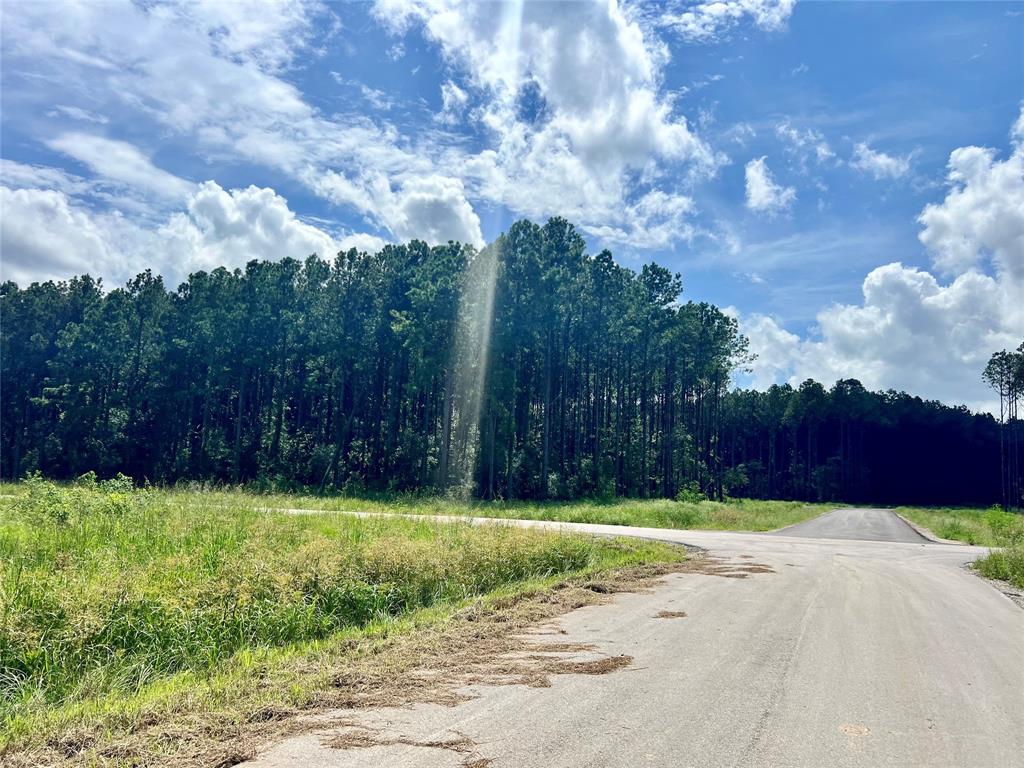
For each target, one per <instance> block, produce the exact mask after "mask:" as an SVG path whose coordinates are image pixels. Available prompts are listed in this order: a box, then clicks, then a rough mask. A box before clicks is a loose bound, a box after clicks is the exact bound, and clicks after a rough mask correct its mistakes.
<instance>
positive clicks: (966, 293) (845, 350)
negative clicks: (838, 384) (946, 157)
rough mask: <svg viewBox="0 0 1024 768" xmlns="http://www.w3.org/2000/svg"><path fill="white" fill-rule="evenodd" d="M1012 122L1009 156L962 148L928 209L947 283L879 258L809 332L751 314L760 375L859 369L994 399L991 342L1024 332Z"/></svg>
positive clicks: (1022, 177) (971, 401) (1020, 172)
mask: <svg viewBox="0 0 1024 768" xmlns="http://www.w3.org/2000/svg"><path fill="white" fill-rule="evenodd" d="M1014 131H1015V132H1014V133H1013V134H1012V136H1013V142H1014V143H1013V151H1012V152H1011V154H1010V156H1009V157H1008V158H1007V159H1005V160H1002V161H1000V160H997V159H996V156H997V153H996V151H995V150H993V149H983V148H979V147H962V148H959V149H956V150H954V151H953V152H952V154H951V155H950V161H949V176H948V182H949V187H950V189H949V192H948V193H947V195H946V197H945V199H944V200H943V201H942V202H941V203H931V204H928V205H926V206H925V208H924V210H923V211H922V213H921V215H920V217H919V218H918V222H919V223H920V224H921V225H922V227H923V228H922V230H921V232H920V235H919V236H920V239H921V242H922V243H923V244H924V245H925V246H926V247H927V248H928V250H929V252H930V253H931V255H932V264H933V267H934V268H935V269H936V270H937V271H939V272H940V273H942V274H944V275H947V276H949V278H950V279H949V280H948V282H942V281H940V279H938V278H937V277H935V275H933V274H932V273H931V272H929V271H927V270H924V269H920V268H915V267H910V266H906V265H904V264H901V263H898V262H897V263H892V264H886V265H884V266H881V267H878V268H876V269H874V270H872V271H871V272H870V273H869V274H868V275H867V277H865V279H864V283H863V286H862V295H863V297H862V301H861V303H860V304H837V305H834V306H831V307H828V308H826V309H825V310H823V311H822V312H820V313H819V314H818V316H817V327H816V329H815V333H814V334H813V336H812V337H811V338H806V339H802V338H800V337H799V336H797V335H796V334H793V333H791V332H789V331H787V330H785V329H784V328H782V327H781V325H780V324H779V323H778V322H777V321H776V320H775V319H773V318H771V317H768V316H765V315H751V316H748V317H745V318H742V319H741V325H742V328H743V331H744V333H746V334H747V336H748V337H749V339H750V344H751V351H753V352H754V353H756V354H757V355H758V359H757V360H756V361H755V363H754V365H753V383H754V385H755V386H758V387H765V386H767V385H769V384H771V383H773V382H775V381H784V380H788V381H790V382H791V383H794V384H796V383H799V382H800V381H802V380H803V379H805V378H808V377H813V378H816V379H819V380H821V381H823V382H826V383H831V382H833V381H835V380H836V379H838V378H848V377H853V378H858V379H860V380H861V381H862V382H863V383H864V384H865V385H866V386H868V387H871V388H876V389H889V388H893V389H903V390H907V391H909V392H913V393H915V394H919V395H922V396H925V397H930V398H937V399H941V400H944V401H946V402H953V403H966V404H967V405H968V406H970V407H972V408H976V409H990V408H991V407H992V396H991V393H990V392H988V391H987V389H986V388H985V386H984V384H983V383H982V381H981V371H982V369H983V368H984V366H985V363H986V361H987V360H988V358H989V356H990V355H991V354H992V353H993V352H995V351H997V350H1000V349H1006V348H1013V347H1016V346H1018V345H1019V344H1020V343H1021V340H1022V339H1024V302H1022V301H1021V297H1022V296H1024V165H1022V164H1024V157H1022V155H1024V146H1022V142H1021V138H1022V136H1021V133H1019V132H1017V128H1016V127H1015V128H1014Z"/></svg>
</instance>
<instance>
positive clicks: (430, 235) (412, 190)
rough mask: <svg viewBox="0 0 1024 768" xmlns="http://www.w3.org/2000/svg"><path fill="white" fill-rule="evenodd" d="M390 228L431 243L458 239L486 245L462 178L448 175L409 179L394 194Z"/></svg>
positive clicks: (405, 237) (405, 236) (388, 218)
mask: <svg viewBox="0 0 1024 768" xmlns="http://www.w3.org/2000/svg"><path fill="white" fill-rule="evenodd" d="M385 220H386V221H387V222H388V229H390V230H391V231H392V232H394V233H395V234H396V235H397V236H398V239H399V240H412V239H413V238H416V239H418V240H424V241H426V242H427V243H430V244H432V245H433V244H436V243H443V242H446V241H448V240H458V241H460V242H463V243H469V244H470V245H475V246H478V247H480V246H483V244H484V237H483V234H482V233H481V231H480V219H479V217H478V216H477V215H476V213H475V212H474V211H473V208H472V206H471V205H470V204H469V203H468V202H466V197H465V193H464V190H463V187H462V182H461V181H459V180H458V179H452V178H448V177H445V176H431V177H428V178H415V179H410V180H409V181H407V182H406V183H405V184H403V185H402V188H401V189H400V190H399V191H398V193H397V194H396V195H394V202H393V205H391V206H390V207H389V208H388V209H387V211H386V213H385Z"/></svg>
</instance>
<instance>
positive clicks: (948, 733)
mask: <svg viewBox="0 0 1024 768" xmlns="http://www.w3.org/2000/svg"><path fill="white" fill-rule="evenodd" d="M439 519H445V518H439ZM456 519H459V518H456ZM462 519H465V518H462ZM474 522H479V523H481V524H486V523H501V524H514V525H521V526H524V527H537V528H551V529H557V530H563V531H574V532H583V533H593V534H599V535H617V536H637V537H643V538H649V539H658V540H663V541H668V542H675V543H685V544H688V545H692V546H696V547H701V548H703V549H706V550H707V551H708V553H709V554H710V555H711V556H713V557H717V558H721V559H723V560H725V561H730V562H736V563H758V564H763V565H765V566H768V567H769V568H770V569H771V571H773V572H765V573H757V574H754V575H751V576H750V577H748V578H743V579H737V578H715V577H713V576H708V575H702V574H697V573H677V574H671V575H669V576H667V577H665V578H664V579H663V581H662V583H661V584H660V585H658V586H656V587H655V588H653V589H652V590H649V591H647V592H640V593H623V594H618V595H615V597H614V599H613V600H612V601H610V602H608V603H606V604H602V605H596V606H589V607H585V608H580V609H577V610H575V611H572V612H571V613H568V614H564V615H562V616H561V617H559V618H557V619H556V620H554V621H552V622H549V623H548V624H546V625H545V626H544V627H542V628H541V629H544V630H546V631H549V632H551V633H552V636H554V637H556V638H557V641H558V642H564V643H570V644H587V646H588V647H592V648H593V649H594V650H593V652H589V651H588V652H587V653H585V654H583V655H584V656H588V655H589V656H590V657H593V656H594V655H595V654H597V655H605V656H609V657H610V656H621V655H627V656H630V657H632V661H631V663H630V664H629V665H628V666H626V667H624V668H623V669H621V670H619V671H616V672H612V673H610V674H606V675H577V674H564V675H556V676H553V677H552V678H551V686H550V687H547V688H533V687H527V686H524V685H481V686H475V687H473V689H472V692H473V694H474V697H473V698H469V699H468V700H466V701H464V702H462V703H459V704H457V705H456V706H441V705H437V704H417V705H414V706H410V707H396V708H389V709H361V710H353V711H345V712H336V713H331V715H332V716H329V717H325V718H323V727H314V728H312V729H311V730H306V731H304V732H302V733H300V734H298V735H295V736H292V737H290V738H288V739H286V740H284V741H281V742H279V743H277V744H275V745H273V746H270V747H269V748H267V749H265V750H263V751H262V752H261V753H260V754H258V755H257V757H256V758H255V759H254V760H252V761H250V763H248V764H247V765H249V766H250V768H281V767H283V766H306V767H307V768H316V767H318V766H338V767H344V768H378V767H379V766H389V767H393V768H428V767H429V768H456V766H474V767H477V766H478V767H480V768H482V767H483V766H488V767H489V768H552V767H561V766H565V767H566V768H568V767H569V766H573V767H575V766H587V767H593V768H605V767H609V766H614V767H621V768H633V767H634V766H659V767H664V768H669V767H670V766H671V767H672V768H679V767H681V766H692V767H693V768H725V767H726V766H729V767H730V768H747V767H750V768H754V767H758V768H760V767H764V768H788V767H793V768H845V767H849V768H883V767H884V766H896V767H899V768H906V767H910V766H922V767H923V768H944V767H945V766H949V767H950V768H953V766H955V767H956V768H1020V767H1021V766H1024V610H1022V609H1021V608H1020V607H1019V606H1018V605H1015V604H1014V602H1013V601H1011V600H1010V599H1009V598H1008V597H1007V596H1006V595H1004V594H1003V593H1001V592H1000V591H999V590H997V589H996V588H994V587H993V586H992V585H991V584H990V583H988V582H986V581H985V580H983V579H981V578H979V577H978V576H976V575H974V574H973V573H972V572H971V571H970V570H968V569H967V567H966V566H967V564H968V563H970V562H971V561H973V560H974V559H976V558H978V557H979V556H982V555H984V554H985V553H986V551H987V550H986V549H984V548H981V547H973V546H966V545H954V544H944V543H938V542H935V541H932V540H929V539H926V538H925V537H924V536H922V535H921V534H919V533H918V532H917V531H916V530H914V529H913V528H911V527H910V526H909V525H907V524H906V523H905V522H903V520H902V519H901V518H899V517H898V516H896V515H895V514H893V513H892V512H889V511H887V510H878V509H841V510H836V511H833V512H829V513H827V514H824V515H822V516H820V517H818V518H815V519H813V520H809V521H807V522H804V523H800V524H798V525H794V526H790V527H789V528H785V529H781V530H778V531H774V532H772V533H766V534H753V533H735V532H713V531H689V530H686V531H683V530H665V529H653V528H633V527H621V526H605V525H586V524H568V523H551V522H540V521H494V520H484V519H478V518H474ZM662 612H668V615H671V616H674V617H675V618H668V619H667V618H661V617H659V614H660V613H662ZM681 614H685V616H683V615H681ZM353 722H355V723H357V724H358V726H359V727H361V728H366V729H370V730H372V732H373V733H376V734H384V736H383V737H381V738H379V739H378V742H377V743H376V744H373V745H369V746H363V747H362V748H356V749H338V748H336V747H334V746H331V744H330V742H331V740H332V739H335V738H336V737H337V736H338V735H339V734H340V733H342V732H343V731H345V729H348V728H351V727H353ZM452 739H459V740H462V741H460V742H459V743H469V744H472V745H473V750H472V753H471V754H470V755H469V756H467V754H465V753H461V752H459V751H457V750H452V749H446V748H438V746H437V745H438V744H444V743H446V742H451V740H452Z"/></svg>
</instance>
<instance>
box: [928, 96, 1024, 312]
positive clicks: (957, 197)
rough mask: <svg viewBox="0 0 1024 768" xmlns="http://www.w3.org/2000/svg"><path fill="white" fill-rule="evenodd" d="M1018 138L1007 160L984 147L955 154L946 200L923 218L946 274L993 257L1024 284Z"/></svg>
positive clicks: (1023, 176)
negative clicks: (988, 254) (988, 256)
mask: <svg viewBox="0 0 1024 768" xmlns="http://www.w3.org/2000/svg"><path fill="white" fill-rule="evenodd" d="M1021 114H1022V115H1024V111H1022V113H1021ZM1020 123H1021V120H1020V119H1018V124H1020ZM1015 130H1017V129H1015ZM1014 135H1015V138H1017V139H1018V141H1017V143H1016V145H1015V147H1014V150H1013V152H1012V153H1011V154H1010V156H1009V157H1008V158H1007V159H1006V160H1003V161H999V160H996V152H995V150H993V149H984V148H982V147H960V148H959V149H956V150H954V151H953V152H952V154H950V156H949V174H948V176H947V180H948V183H949V186H950V190H949V192H948V194H947V195H946V199H945V200H943V201H942V202H941V203H931V204H929V205H926V206H925V208H924V210H923V211H922V212H921V215H920V217H919V218H918V221H919V222H920V223H921V225H922V226H923V227H924V229H922V230H921V233H920V235H919V237H920V239H921V242H922V243H924V245H925V246H926V247H927V248H928V249H929V250H930V251H931V252H932V253H933V254H934V257H935V259H934V261H935V266H936V268H938V269H939V270H940V271H941V272H943V273H956V272H961V271H963V270H966V269H970V268H971V267H974V266H975V265H976V264H977V263H978V262H979V260H980V259H981V258H982V256H983V254H985V253H991V254H992V255H993V256H994V257H995V259H996V261H997V263H998V265H999V267H1000V269H1002V270H1003V271H1004V272H1006V273H1007V274H1010V275H1013V277H1014V279H1016V280H1018V281H1020V283H1021V285H1022V286H1024V142H1021V141H1020V140H1019V139H1020V137H1021V136H1022V135H1024V133H1016V134H1014ZM1021 295H1022V296H1024V292H1022V294H1021ZM1021 303H1024V299H1022V300H1021Z"/></svg>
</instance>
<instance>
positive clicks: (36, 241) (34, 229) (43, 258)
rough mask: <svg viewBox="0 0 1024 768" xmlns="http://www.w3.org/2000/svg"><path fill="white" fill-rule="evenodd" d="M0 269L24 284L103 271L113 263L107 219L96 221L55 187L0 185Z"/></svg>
mask: <svg viewBox="0 0 1024 768" xmlns="http://www.w3.org/2000/svg"><path fill="white" fill-rule="evenodd" d="M0 209H2V210H3V217H2V218H0V253H2V254H3V258H2V259H0V272H2V279H4V280H14V281H15V282H17V283H20V284H25V283H30V282H32V281H34V280H51V279H54V280H55V279H62V278H67V277H69V276H71V275H74V274H80V273H83V272H91V273H92V274H94V275H95V274H100V275H108V274H110V270H111V269H112V268H116V266H117V254H116V251H115V249H114V248H113V247H112V243H111V242H110V241H111V239H112V238H111V231H112V230H113V227H111V226H109V223H110V222H107V223H106V224H107V225H106V226H105V225H104V223H100V222H96V221H94V220H93V218H92V217H91V216H90V215H89V214H88V213H87V212H85V211H82V210H79V209H77V208H75V207H73V206H72V205H71V204H70V202H69V200H68V197H67V195H65V194H64V193H63V192H60V191H58V190H54V189H10V188H9V187H7V186H0Z"/></svg>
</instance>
